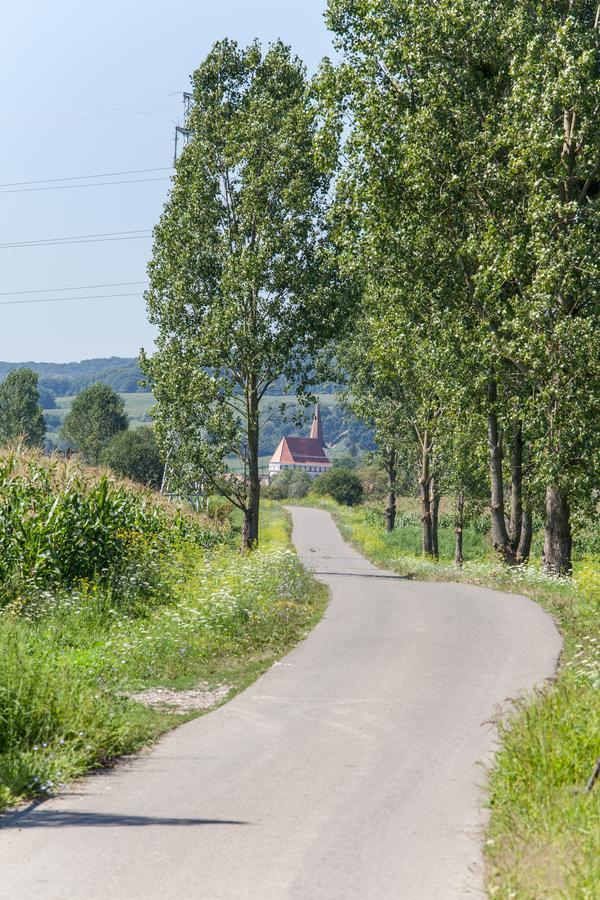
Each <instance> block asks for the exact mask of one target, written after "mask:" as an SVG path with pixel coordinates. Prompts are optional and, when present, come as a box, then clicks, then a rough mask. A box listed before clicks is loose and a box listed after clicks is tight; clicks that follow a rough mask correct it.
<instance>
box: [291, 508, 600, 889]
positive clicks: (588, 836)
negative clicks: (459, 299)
mask: <svg viewBox="0 0 600 900" xmlns="http://www.w3.org/2000/svg"><path fill="white" fill-rule="evenodd" d="M296 502H297V501H294V503H296ZM303 502H305V503H307V504H310V505H320V506H323V507H325V508H326V509H328V510H329V511H330V512H331V513H332V515H333V516H334V518H335V520H336V522H337V523H338V525H339V527H340V529H341V531H342V533H343V534H344V536H345V537H346V539H347V540H350V541H351V542H352V543H354V544H355V545H356V546H357V547H358V548H359V549H360V550H361V551H362V552H363V553H365V555H366V556H368V557H369V558H370V559H371V560H372V561H373V562H374V563H376V564H377V565H381V566H385V567H386V568H389V569H392V570H394V571H396V572H399V573H401V574H403V575H409V576H411V577H413V578H419V579H425V580H444V581H447V580H452V581H459V580H460V581H469V582H472V583H474V584H481V585H486V586H488V587H493V588H497V589H499V590H503V591H510V592H513V593H517V594H526V595H528V596H530V597H532V598H533V599H535V600H537V601H538V602H539V603H541V604H543V605H544V607H545V608H546V609H547V610H548V612H549V613H551V615H552V616H553V617H554V619H555V621H556V622H557V625H558V627H559V629H560V631H561V633H562V636H563V640H564V650H563V656H562V660H561V666H560V670H559V672H558V677H557V681H556V683H555V684H554V685H552V686H550V687H548V688H547V689H545V690H544V691H540V692H539V693H537V694H535V695H534V696H532V697H529V698H525V699H521V700H519V701H516V702H515V703H514V707H513V711H512V712H511V713H510V714H507V715H506V716H504V718H502V719H501V720H500V721H499V723H498V724H499V734H500V742H499V751H498V755H497V757H496V760H495V763H494V765H493V768H492V770H491V772H490V777H489V801H488V802H489V806H490V809H491V821H490V825H489V829H488V834H487V839H486V853H487V860H488V891H489V895H490V896H491V897H495V898H504V900H510V898H524V900H525V898H526V900H529V898H538V897H539V898H542V897H544V898H546V897H548V898H554V897H556V898H559V897H561V898H562V897H564V898H571V897H572V898H578V900H579V898H582V900H586V898H589V900H592V898H596V897H598V896H600V862H599V860H600V784H597V785H596V788H595V789H594V790H593V791H590V792H589V793H586V792H585V786H586V783H587V782H588V780H589V778H590V776H591V773H592V770H593V768H594V764H595V762H596V759H597V758H598V756H599V755H600V702H599V695H600V560H599V559H598V556H597V555H595V548H596V547H597V535H595V534H590V535H588V536H587V547H586V543H585V541H582V540H581V539H580V540H579V552H578V557H577V558H576V560H575V571H574V577H573V578H572V579H566V578H552V577H549V576H547V575H544V574H543V572H542V571H541V570H540V568H539V565H536V564H532V565H529V566H525V567H519V568H516V569H512V570H510V569H507V568H506V567H504V566H503V565H501V564H499V563H498V562H497V560H495V559H494V557H493V555H492V553H491V548H490V545H489V540H488V538H487V536H486V535H484V534H482V533H481V531H478V530H477V529H474V528H469V529H467V533H466V534H465V548H464V549H465V558H466V562H465V565H464V566H463V568H462V569H459V568H457V567H456V566H454V565H453V563H452V557H451V549H452V542H453V533H452V531H453V529H452V527H451V526H450V525H446V526H445V527H442V528H441V529H440V551H441V558H440V561H439V562H438V563H434V562H428V561H426V560H424V559H423V558H422V556H421V555H420V553H419V542H418V535H419V527H418V520H416V518H415V501H413V500H406V499H403V500H402V501H401V502H400V515H399V517H398V528H397V529H396V531H395V532H394V533H393V534H391V535H387V534H386V533H385V531H384V530H383V526H382V514H381V509H379V508H376V507H373V506H371V507H369V506H363V507H357V508H352V509H351V508H348V507H341V506H338V505H337V504H335V503H334V502H333V501H331V500H327V499H326V500H323V499H315V498H310V497H308V498H307V499H306V500H305V501H303ZM442 512H443V510H442ZM534 543H535V545H536V546H537V549H538V550H539V546H540V535H539V534H538V535H537V536H536V539H535V542H534Z"/></svg>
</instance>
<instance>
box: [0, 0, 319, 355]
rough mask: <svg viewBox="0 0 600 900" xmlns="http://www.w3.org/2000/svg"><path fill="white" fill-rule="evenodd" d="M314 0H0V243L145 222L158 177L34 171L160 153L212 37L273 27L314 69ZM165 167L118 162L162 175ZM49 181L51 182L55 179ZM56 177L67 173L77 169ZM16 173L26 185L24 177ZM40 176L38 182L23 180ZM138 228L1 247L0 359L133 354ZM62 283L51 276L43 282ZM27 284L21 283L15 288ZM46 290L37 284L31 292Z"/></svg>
mask: <svg viewBox="0 0 600 900" xmlns="http://www.w3.org/2000/svg"><path fill="white" fill-rule="evenodd" d="M324 7H325V0H102V2H100V0H86V2H82V0H52V2H48V0H28V2H21V3H10V4H5V6H4V9H3V16H2V29H1V31H0V59H1V60H2V79H1V80H0V108H1V109H2V125H3V136H2V137H3V139H2V142H1V145H0V208H1V210H2V211H1V214H0V245H4V244H8V243H13V244H14V243H16V242H22V241H36V240H45V239H48V238H71V237H74V236H80V235H98V234H101V233H102V234H111V233H114V232H125V231H134V230H141V229H147V228H152V227H153V225H154V224H155V223H156V221H157V219H158V217H159V215H160V212H161V208H162V205H163V203H164V200H165V197H166V194H167V191H168V185H169V182H168V180H160V181H144V182H142V183H138V184H121V185H114V186H108V187H90V188H83V187H81V188H80V187H69V188H67V189H61V190H38V189H37V188H40V187H45V185H40V184H38V185H32V184H26V185H20V186H18V187H19V190H18V192H17V186H16V185H14V182H29V181H33V180H42V179H59V178H72V177H73V176H80V175H88V174H96V173H98V174H99V173H108V172H124V171H128V170H134V169H155V168H159V167H163V166H169V165H170V163H171V161H172V156H173V129H174V125H175V123H176V122H177V121H178V120H179V119H180V117H181V96H180V93H179V96H177V92H181V91H183V90H187V89H188V87H189V76H190V75H191V73H192V71H193V70H194V69H195V68H196V66H197V65H198V64H199V63H200V62H201V60H202V59H203V57H204V56H205V55H206V53H207V52H208V50H209V49H210V47H211V45H212V44H213V42H214V41H215V40H218V39H220V38H222V37H225V36H229V37H233V38H235V39H236V40H237V41H238V42H240V43H242V44H246V43H248V42H250V41H251V40H253V39H254V38H255V37H258V38H259V39H260V40H261V41H262V42H263V43H267V42H269V41H272V40H275V39H276V38H278V37H281V38H282V39H283V40H285V41H286V42H287V43H289V44H290V45H291V46H292V48H293V49H294V51H295V52H296V53H298V54H299V55H300V56H301V57H302V58H303V59H304V60H305V62H306V64H307V65H308V67H309V70H311V71H313V70H314V69H315V68H316V66H317V65H318V63H319V60H320V59H321V58H322V57H323V56H324V55H330V54H331V52H332V51H331V42H330V37H329V35H328V33H327V31H326V29H325V25H324V23H323V10H324ZM168 175H169V173H168V172H166V171H164V172H163V171H159V172H150V173H147V174H139V175H130V176H127V175H123V176H115V177H114V178H113V179H110V178H107V179H100V180H101V181H110V180H114V181H117V180H119V179H123V180H124V179H127V178H130V179H150V178H164V177H166V178H168ZM57 184H61V182H57ZM62 184H77V182H76V181H72V182H68V181H66V182H62ZM23 188H28V190H23ZM29 188H36V190H29ZM150 249H151V241H150V239H148V238H143V239H141V240H137V239H136V240H127V241H113V240H110V241H105V242H103V243H80V244H63V245H58V246H53V247H48V246H46V247H39V246H38V247H3V246H0V360H9V361H20V360H36V361H56V362H61V361H70V360H80V359H84V358H90V357H95V356H112V355H115V356H135V355H137V353H138V351H139V349H140V347H141V346H144V347H146V348H147V349H149V348H150V347H151V344H152V334H153V332H152V329H151V327H150V326H149V324H148V323H147V321H146V316H145V309H144V303H143V300H142V299H141V297H140V296H136V297H123V298H120V299H108V300H89V301H86V300H83V301H81V300H73V301H72V302H55V303H20V304H18V305H17V304H15V303H12V302H11V303H8V302H7V301H16V300H19V301H22V300H31V299H35V298H45V297H65V296H71V297H81V296H90V295H95V294H114V293H126V292H139V293H140V294H141V292H142V291H143V286H137V285H132V286H125V285H123V286H121V287H115V288H103V289H100V290H96V289H92V288H90V289H86V290H63V289H64V288H77V287H79V286H84V285H85V286H91V285H105V284H113V283H116V282H141V281H144V280H145V278H146V263H147V260H148V256H149V253H150ZM54 288H59V289H61V290H56V291H50V289H54ZM17 291H19V292H24V291H27V292H32V293H19V294H16V293H15V292H17ZM34 291H43V292H44V293H33V292H34Z"/></svg>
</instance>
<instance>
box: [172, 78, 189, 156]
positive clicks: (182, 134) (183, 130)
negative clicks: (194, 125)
mask: <svg viewBox="0 0 600 900" xmlns="http://www.w3.org/2000/svg"><path fill="white" fill-rule="evenodd" d="M192 100H193V97H192V94H190V93H189V92H188V91H184V92H183V122H184V124H183V125H176V126H175V153H174V154H173V163H176V162H177V151H178V149H179V140H180V138H181V142H182V144H183V148H184V149H185V147H187V145H188V143H189V140H190V138H191V136H192V129H191V128H188V127H187V126H188V123H189V121H190V113H191V111H192Z"/></svg>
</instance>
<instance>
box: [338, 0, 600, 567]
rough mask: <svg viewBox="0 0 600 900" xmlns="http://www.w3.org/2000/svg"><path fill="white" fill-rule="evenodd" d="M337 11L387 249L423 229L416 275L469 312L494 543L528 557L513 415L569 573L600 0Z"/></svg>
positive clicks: (582, 399) (589, 371)
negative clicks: (523, 546) (522, 539)
mask: <svg viewBox="0 0 600 900" xmlns="http://www.w3.org/2000/svg"><path fill="white" fill-rule="evenodd" d="M329 17H330V23H331V25H332V27H333V28H334V30H335V31H336V33H337V35H338V40H339V44H340V48H341V50H342V52H343V60H344V63H343V66H342V79H343V80H345V83H346V85H347V97H349V98H350V99H349V100H348V101H347V102H348V104H349V108H350V109H351V113H352V116H353V118H354V132H355V135H356V136H354V135H353V136H352V137H351V139H350V146H352V143H354V146H356V147H358V148H359V150H360V154H358V155H357V160H358V163H359V164H358V166H357V167H356V168H357V171H358V172H359V173H360V174H361V176H362V182H363V185H364V189H363V192H362V196H361V201H362V204H363V208H366V209H367V210H369V211H370V222H369V223H368V230H369V231H370V232H371V234H372V235H373V236H374V238H375V239H376V240H378V241H379V242H380V243H381V244H382V245H383V243H384V242H385V243H387V246H388V252H389V253H390V255H391V256H392V257H393V253H392V249H393V247H394V235H395V234H397V235H400V237H401V243H402V246H400V248H399V249H400V251H401V253H405V247H406V235H407V234H409V235H414V236H416V237H417V242H416V243H415V244H414V246H416V247H418V246H419V245H420V247H421V249H422V256H421V258H418V257H417V256H415V258H414V267H413V274H412V278H411V281H412V282H413V283H417V282H420V283H421V284H422V285H423V287H424V289H426V288H427V287H429V290H430V291H431V296H432V298H434V300H435V304H436V307H437V309H438V310H439V311H440V312H441V311H444V310H447V309H450V310H453V311H454V318H455V319H456V320H459V319H462V320H463V322H465V323H466V325H467V329H466V331H465V334H464V336H465V338H466V340H464V341H463V342H462V343H461V344H460V346H459V347H458V348H457V349H458V350H459V351H460V357H461V358H462V360H463V363H464V364H465V366H467V364H468V363H469V360H470V362H471V365H470V370H471V383H472V391H471V397H472V411H473V412H476V411H478V410H479V409H480V408H481V406H483V405H486V406H487V419H488V446H489V472H490V482H491V509H492V518H493V531H494V533H493V539H494V544H495V546H496V547H497V549H498V551H499V552H500V553H501V555H502V556H503V557H504V558H505V559H507V560H509V561H512V560H513V559H514V558H515V553H516V554H517V555H519V550H518V546H517V550H516V551H515V543H516V540H515V538H516V528H513V529H512V531H511V529H509V527H507V518H508V517H507V515H506V513H507V509H505V494H506V489H505V482H506V474H507V470H508V461H509V459H510V453H508V452H507V444H506V436H507V433H509V432H512V433H513V444H514V434H515V433H516V432H515V429H520V431H521V434H522V436H523V439H524V441H525V443H526V446H527V453H528V460H529V463H528V476H529V478H530V481H531V484H530V486H529V488H528V492H529V493H530V494H531V496H533V497H537V498H538V499H539V498H540V495H541V494H542V493H545V495H546V546H545V551H544V562H545V565H546V568H547V569H549V570H550V571H552V572H556V573H565V572H568V571H570V526H569V516H570V510H571V507H573V506H578V507H581V506H585V505H588V506H589V505H590V503H591V502H592V500H593V496H594V494H593V486H594V483H595V479H597V469H598V466H597V460H598V440H597V429H594V428H593V425H592V422H593V421H594V416H595V415H596V414H597V412H598V405H599V402H600V391H599V384H598V378H599V368H600V366H599V359H598V345H597V341H595V337H594V336H595V324H596V322H597V318H598V291H597V284H598V278H599V275H600V272H599V265H600V263H599V257H598V253H597V251H596V250H595V249H594V248H595V247H596V245H597V234H598V224H599V223H598V203H597V197H598V193H599V191H598V187H597V185H598V183H599V180H598V175H599V172H598V159H599V158H600V133H599V128H600V126H599V121H600V117H599V114H598V113H599V110H600V106H599V91H600V79H598V57H599V26H600V17H599V15H598V4H597V3H596V2H591V0H565V2H558V3H552V4H549V3H538V2H535V0H520V2H516V3H515V2H508V0H506V2H505V0H500V2H491V0H444V2H441V3H435V4H431V3H424V2H417V3H414V2H409V0H367V2H364V3H356V2H353V0H330V4H329ZM427 246H428V247H429V252H427V250H426V247H427ZM377 262H378V263H379V262H380V258H379V259H378V260H377ZM392 265H393V263H392ZM400 274H401V276H404V272H403V270H402V268H401V267H400ZM457 408H459V406H458V405H457ZM463 408H464V407H463ZM513 460H514V462H515V465H513V466H512V474H513V475H514V476H515V477H516V478H517V479H518V478H520V474H522V471H523V469H522V467H520V466H519V465H518V460H517V458H516V457H514V458H513ZM519 490H520V488H518V486H517V484H515V490H514V491H513V492H512V493H513V498H514V500H515V504H516V506H518V504H517V503H516V501H517V497H518V493H519ZM516 506H515V511H516ZM524 522H525V524H526V523H527V519H525V520H524ZM514 524H515V523H514V522H513V525H514ZM513 532H514V533H513ZM526 532H527V528H525V534H526Z"/></svg>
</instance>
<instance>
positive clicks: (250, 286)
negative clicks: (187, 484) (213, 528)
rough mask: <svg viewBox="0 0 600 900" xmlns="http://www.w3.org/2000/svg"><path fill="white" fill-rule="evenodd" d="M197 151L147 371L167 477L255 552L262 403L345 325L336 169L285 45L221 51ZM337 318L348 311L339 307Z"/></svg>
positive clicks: (173, 234)
mask: <svg viewBox="0 0 600 900" xmlns="http://www.w3.org/2000/svg"><path fill="white" fill-rule="evenodd" d="M187 124H188V127H189V129H190V132H191V139H190V142H189V144H188V146H187V147H186V148H185V150H184V152H183V153H182V155H181V157H180V159H179V161H178V163H177V169H176V175H175V179H174V183H173V189H172V193H171V196H170V198H169V200H168V202H167V204H166V207H165V210H164V212H163V215H162V218H161V221H160V224H159V225H158V227H157V228H156V231H155V244H154V254H153V260H152V262H151V264H150V267H149V275H150V288H149V290H148V293H147V302H148V310H149V315H150V319H151V321H152V322H154V323H155V324H156V325H157V326H158V338H157V351H156V353H155V354H154V356H153V357H152V358H151V359H149V358H147V357H146V356H145V355H144V354H143V355H142V364H143V367H144V369H145V371H146V372H147V374H148V375H149V377H150V378H151V380H152V382H153V385H154V392H155V396H156V399H157V407H156V410H155V422H156V429H157V437H158V439H159V442H160V443H161V445H162V447H163V450H164V452H165V455H166V454H167V453H168V454H169V465H170V467H171V465H173V466H176V465H178V464H180V465H182V466H183V467H190V466H191V467H192V468H194V469H195V470H196V472H197V473H198V478H199V479H200V478H202V479H204V480H205V481H206V482H207V483H208V485H209V486H210V489H211V490H216V491H217V492H219V493H220V494H222V495H223V496H224V497H226V498H227V499H228V500H229V501H230V502H231V503H232V504H233V505H235V506H237V507H238V508H239V509H240V510H242V511H243V513H244V530H243V548H250V547H253V546H255V545H256V544H257V542H258V520H259V505H260V477H259V447H260V420H259V413H260V407H261V401H262V399H263V397H264V396H265V394H266V393H267V392H268V390H269V387H270V386H271V385H273V384H274V383H275V382H276V381H277V379H279V378H281V376H284V377H285V379H286V380H287V382H288V383H290V384H296V385H299V387H300V390H301V389H302V386H303V385H305V384H306V383H307V381H308V378H309V374H310V373H309V368H310V366H309V363H307V360H310V359H311V358H312V354H313V353H314V351H315V349H317V347H318V346H319V345H320V343H321V342H322V340H323V339H324V337H326V336H327V335H328V334H329V333H330V332H331V330H332V328H333V327H334V325H335V319H336V316H335V312H336V307H335V304H334V303H333V299H334V293H333V290H332V288H333V285H332V284H331V283H330V281H329V279H328V278H325V277H324V273H327V272H329V269H330V267H329V265H328V260H327V252H326V241H325V237H326V223H325V220H324V203H325V199H326V195H327V191H328V185H329V177H330V175H329V172H330V169H331V162H330V155H331V154H330V148H329V144H328V140H327V134H326V133H325V132H324V133H322V132H321V130H320V125H319V119H318V115H317V110H316V108H315V104H314V103H313V101H312V99H311V93H310V88H309V85H308V84H307V81H306V75H305V70H304V67H303V65H302V64H301V62H300V61H299V60H298V59H297V58H295V57H292V56H291V54H290V50H289V48H287V47H286V46H284V45H283V44H282V43H276V44H273V45H272V46H271V47H270V48H269V49H268V51H267V52H266V53H264V54H263V53H262V52H261V49H260V47H259V45H258V44H256V43H254V44H252V45H250V46H249V47H248V48H247V49H245V50H241V49H239V48H238V46H237V45H236V44H235V42H232V41H228V40H225V41H222V42H220V43H217V44H215V46H214V47H213V49H212V50H211V52H210V53H209V54H208V57H207V58H206V60H205V61H204V63H203V64H202V65H201V66H200V68H199V69H198V70H197V71H196V72H195V74H194V76H193V97H192V106H191V112H190V116H189V121H188V123H187ZM338 314H339V309H338Z"/></svg>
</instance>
